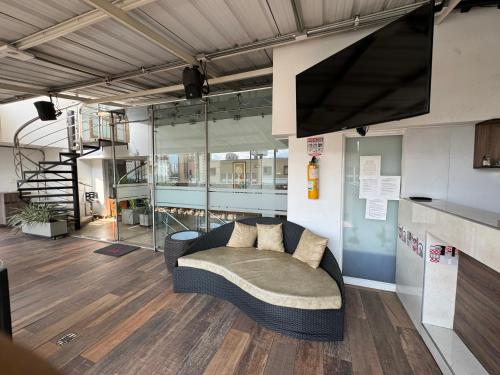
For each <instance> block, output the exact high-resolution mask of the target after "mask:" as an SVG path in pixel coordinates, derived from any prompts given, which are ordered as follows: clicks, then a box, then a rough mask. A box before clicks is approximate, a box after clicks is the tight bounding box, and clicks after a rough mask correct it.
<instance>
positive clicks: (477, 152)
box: [474, 119, 500, 168]
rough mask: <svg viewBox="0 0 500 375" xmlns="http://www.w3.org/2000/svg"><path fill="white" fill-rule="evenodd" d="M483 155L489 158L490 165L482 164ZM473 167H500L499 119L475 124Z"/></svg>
mask: <svg viewBox="0 0 500 375" xmlns="http://www.w3.org/2000/svg"><path fill="white" fill-rule="evenodd" d="M485 157H486V158H489V160H490V164H491V166H489V167H485V166H483V158H485ZM474 168H500V119H493V120H488V121H483V122H480V123H478V124H476V138H475V142H474Z"/></svg>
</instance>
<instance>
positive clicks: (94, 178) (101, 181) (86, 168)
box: [78, 159, 109, 215]
mask: <svg viewBox="0 0 500 375" xmlns="http://www.w3.org/2000/svg"><path fill="white" fill-rule="evenodd" d="M104 173H105V171H104V169H103V161H102V160H101V159H90V160H88V159H87V160H83V159H78V181H79V182H82V183H84V184H86V185H90V186H83V185H80V186H79V189H80V202H81V203H83V200H84V197H85V196H84V192H85V191H95V192H97V202H95V203H94V212H95V213H96V214H104V213H105V209H106V198H107V197H108V193H109V192H108V187H107V186H106V184H105V176H104ZM81 207H82V208H81V213H82V215H83V214H84V211H83V206H82V205H81Z"/></svg>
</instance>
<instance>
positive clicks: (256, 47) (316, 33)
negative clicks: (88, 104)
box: [54, 1, 427, 92]
mask: <svg viewBox="0 0 500 375" xmlns="http://www.w3.org/2000/svg"><path fill="white" fill-rule="evenodd" d="M426 3H427V1H423V2H418V3H415V4H411V5H406V6H402V7H399V8H395V9H391V10H386V11H382V12H378V13H373V14H370V15H366V16H361V17H358V18H352V19H349V20H345V21H341V22H335V23H332V24H329V25H325V26H320V27H315V28H311V29H308V30H305V31H304V33H303V34H301V35H304V37H305V36H306V37H307V38H314V37H320V36H327V35H331V34H336V33H340V32H346V31H350V30H356V29H360V28H366V27H372V26H380V25H381V24H384V23H387V22H390V21H392V20H394V19H396V18H398V17H401V16H402V15H405V14H407V13H408V12H411V11H412V10H414V9H416V8H418V7H419V6H421V5H423V4H426ZM300 40H302V38H300V35H298V34H297V33H290V34H286V35H281V36H276V37H272V38H269V39H265V40H261V41H257V42H254V43H249V44H246V45H242V46H238V47H234V48H228V49H225V50H222V51H217V52H213V53H207V54H200V55H198V56H197V57H196V59H197V60H205V61H208V62H210V61H215V60H220V59H224V58H228V57H232V56H237V55H242V54H246V53H251V52H256V51H260V50H263V49H267V48H273V47H278V46H282V45H285V44H290V43H294V42H297V41H300ZM187 65H189V64H188V63H186V62H184V61H177V62H170V63H167V64H162V65H156V66H152V67H148V68H141V69H137V70H134V71H130V72H127V73H122V74H117V75H113V76H109V77H107V78H106V79H94V80H91V81H87V82H83V83H79V84H73V85H66V86H61V87H55V88H54V90H56V91H59V92H60V91H72V90H79V89H84V88H88V87H93V86H98V85H102V84H111V83H113V82H118V81H123V80H127V79H133V78H137V77H141V76H144V75H148V74H154V73H159V72H165V71H168V70H173V69H178V68H183V67H185V66H187Z"/></svg>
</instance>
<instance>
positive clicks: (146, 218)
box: [139, 214, 153, 227]
mask: <svg viewBox="0 0 500 375" xmlns="http://www.w3.org/2000/svg"><path fill="white" fill-rule="evenodd" d="M139 225H141V226H143V227H150V226H152V225H153V215H151V214H140V215H139Z"/></svg>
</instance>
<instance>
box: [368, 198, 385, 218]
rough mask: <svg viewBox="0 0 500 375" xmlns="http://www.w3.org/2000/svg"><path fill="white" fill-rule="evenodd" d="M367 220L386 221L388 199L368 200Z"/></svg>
mask: <svg viewBox="0 0 500 375" xmlns="http://www.w3.org/2000/svg"><path fill="white" fill-rule="evenodd" d="M365 219H370V220H386V219H387V199H384V198H372V199H367V200H366V209H365Z"/></svg>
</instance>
